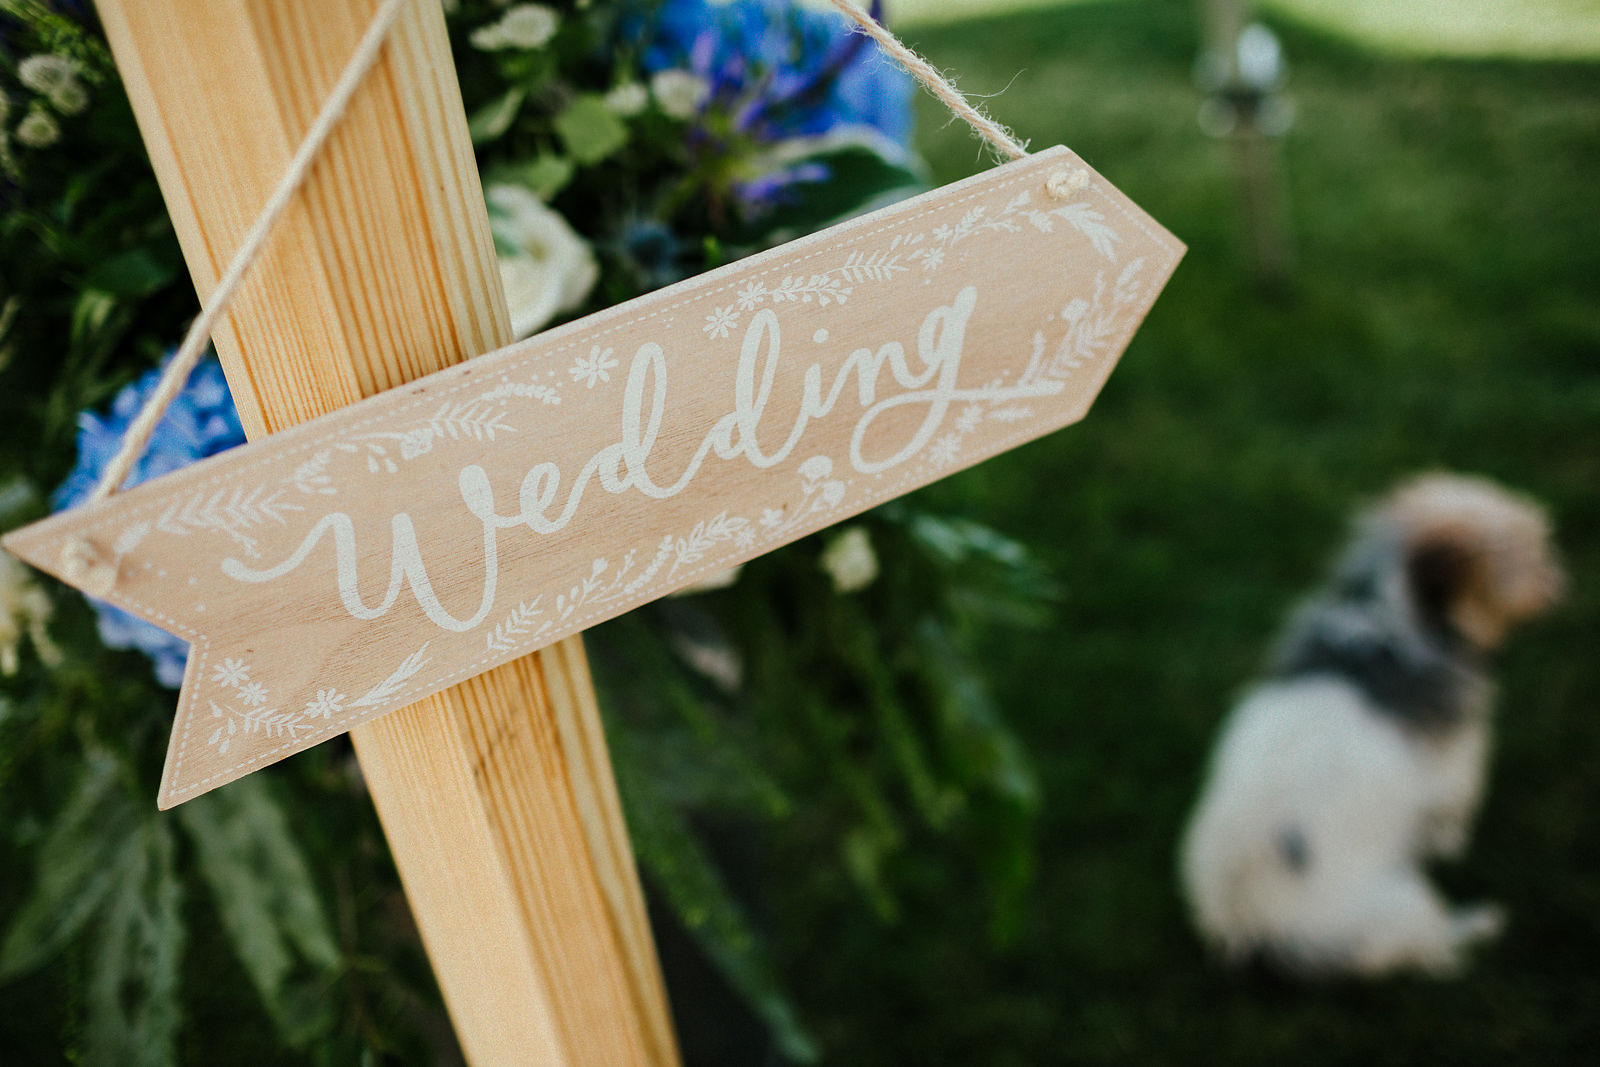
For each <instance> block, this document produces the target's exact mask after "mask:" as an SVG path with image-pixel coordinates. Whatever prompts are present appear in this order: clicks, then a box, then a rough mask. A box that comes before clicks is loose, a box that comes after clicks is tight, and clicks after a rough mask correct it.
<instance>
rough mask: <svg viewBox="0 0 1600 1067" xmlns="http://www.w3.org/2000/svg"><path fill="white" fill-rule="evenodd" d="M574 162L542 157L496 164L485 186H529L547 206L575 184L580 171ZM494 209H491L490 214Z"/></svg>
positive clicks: (485, 179) (485, 176) (486, 177)
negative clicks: (576, 174)
mask: <svg viewBox="0 0 1600 1067" xmlns="http://www.w3.org/2000/svg"><path fill="white" fill-rule="evenodd" d="M577 169H578V168H577V166H576V165H575V164H574V163H573V162H572V160H570V159H568V158H566V157H565V156H555V155H540V156H535V157H534V158H533V159H531V160H528V161H527V162H523V163H496V164H493V165H491V166H490V167H489V168H488V169H487V170H485V171H484V175H483V184H484V185H486V186H488V185H495V184H498V183H502V182H504V183H508V184H511V185H525V186H527V187H528V188H529V189H532V190H533V194H534V195H535V196H537V197H538V198H539V199H540V200H543V201H544V202H545V203H549V202H550V201H551V199H552V198H554V197H555V195H556V194H557V193H559V192H561V190H563V189H565V188H566V187H567V183H569V182H570V181H572V175H573V173H574V172H575V171H576V170H577ZM493 213H494V209H493V208H490V214H493Z"/></svg>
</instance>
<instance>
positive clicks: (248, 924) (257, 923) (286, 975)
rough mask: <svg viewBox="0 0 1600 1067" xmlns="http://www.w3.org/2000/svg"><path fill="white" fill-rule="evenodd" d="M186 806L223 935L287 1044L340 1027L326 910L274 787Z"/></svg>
mask: <svg viewBox="0 0 1600 1067" xmlns="http://www.w3.org/2000/svg"><path fill="white" fill-rule="evenodd" d="M238 786H239V787H238V788H230V789H219V790H217V791H215V792H212V793H208V794H206V795H205V796H203V797H199V798H197V799H196V800H195V801H193V802H192V803H189V804H185V805H183V806H182V807H181V808H179V809H178V817H179V821H180V822H181V823H182V825H183V828H184V829H185V830H187V831H188V832H189V834H190V836H192V837H193V838H194V844H195V859H196V862H197V863H198V864H199V867H200V873H201V876H202V877H203V878H204V879H205V882H206V885H207V887H208V888H209V889H210V891H211V896H212V900H213V901H214V902H215V904H216V908H217V912H218V914H219V916H220V917H221V920H222V926H223V929H224V930H226V931H227V932H228V937H229V939H230V940H231V941H232V942H233V948H234V951H235V952H237V953H238V955H239V962H240V963H242V964H243V965H244V969H245V972H246V973H247V974H248V975H249V976H250V981H251V984H253V985H254V986H255V988H256V992H257V993H258V994H259V995H260V997H261V1001H262V1003H263V1004H264V1005H265V1006H266V1009H267V1013H268V1014H269V1015H271V1016H272V1020H273V1022H274V1023H275V1024H276V1025H277V1027H278V1031H279V1033H281V1034H282V1035H283V1038H284V1041H286V1042H287V1043H288V1044H289V1045H291V1046H293V1047H302V1046H304V1045H305V1044H307V1043H308V1042H310V1041H311V1040H312V1039H313V1038H316V1037H319V1036H321V1035H323V1034H325V1033H327V1032H328V1030H329V1029H331V1028H332V1025H333V1022H334V1019H333V1018H332V1007H333V1005H332V1003H331V1002H330V1000H329V998H328V996H327V993H328V987H329V985H330V984H331V982H330V977H331V975H332V973H333V972H334V970H335V968H336V967H337V966H338V965H339V962H340V959H339V949H338V947H337V946H336V945H335V944H334V938H333V931H332V928H331V924H330V922H329V920H328V915H327V909H326V906H325V905H324V903H323V901H322V897H321V895H320V894H319V893H318V891H317V886H316V884H315V882H313V881H312V878H311V871H310V869H309V867H308V866H307V863H306V859H305V856H304V855H303V854H302V852H301V849H300V844H299V842H298V841H297V840H296V838H295V836H294V834H293V832H292V831H291V829H290V826H289V823H288V820H287V819H286V818H285V817H284V812H283V808H282V806H281V805H280V804H279V803H278V801H277V800H276V799H274V798H273V796H272V794H271V792H270V791H269V788H268V785H267V782H266V780H265V779H263V778H260V777H251V778H246V779H244V780H242V781H240V782H239V783H238ZM297 971H303V972H305V973H304V974H303V975H297V974H296V972H297Z"/></svg>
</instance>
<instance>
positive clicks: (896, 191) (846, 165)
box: [746, 127, 928, 236]
mask: <svg viewBox="0 0 1600 1067" xmlns="http://www.w3.org/2000/svg"><path fill="white" fill-rule="evenodd" d="M810 163H820V164H822V165H824V166H826V167H827V168H828V175H829V176H828V180H827V181H819V182H802V183H797V184H795V185H793V186H791V188H790V193H791V196H792V199H791V201H790V202H789V203H786V204H783V205H780V206H778V207H776V208H774V209H772V210H771V211H768V212H766V213H764V214H762V215H761V216H760V217H759V218H757V219H755V220H753V222H754V223H755V224H756V225H758V226H760V227H761V229H762V231H763V232H764V233H767V234H771V235H775V236H784V235H788V234H804V233H811V232H813V231H816V230H819V229H822V228H823V227H825V226H828V225H830V224H832V223H834V222H838V221H840V220H842V219H846V218H851V217H854V216H856V215H862V214H865V213H866V212H868V211H872V210H874V209H875V208H880V207H884V206H886V205H888V204H892V203H894V202H895V201H897V200H903V199H905V198H906V197H908V196H912V195H914V194H916V193H920V192H922V191H923V190H925V189H926V188H927V187H928V182H927V178H926V177H925V176H924V175H923V173H922V165H921V163H920V162H919V161H918V160H917V159H916V158H915V157H913V156H909V155H908V154H907V153H906V151H905V150H904V149H902V148H900V147H899V146H897V145H895V144H894V143H893V142H891V141H888V140H887V139H885V138H884V137H882V136H880V135H878V134H877V133H876V131H873V130H870V129H866V128H861V127H845V128H843V129H838V130H834V131H832V132H830V133H826V134H822V135H820V136H816V137H803V138H802V137H797V138H792V139H790V140H787V141H784V142H782V143H781V144H780V145H779V146H778V147H776V148H774V149H773V150H772V151H771V152H768V153H766V154H765V155H764V156H762V157H760V158H759V159H757V160H755V161H753V163H752V165H751V168H750V172H749V173H748V174H747V175H746V177H749V178H755V177H762V176H766V175H770V174H777V173H780V172H782V171H786V170H790V169H792V168H794V167H798V166H800V165H802V164H810Z"/></svg>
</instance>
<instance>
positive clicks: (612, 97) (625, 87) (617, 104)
mask: <svg viewBox="0 0 1600 1067" xmlns="http://www.w3.org/2000/svg"><path fill="white" fill-rule="evenodd" d="M605 102H606V107H608V108H610V109H611V113H612V114H614V115H620V116H622V117H623V118H625V119H626V118H632V117H633V116H635V115H637V114H638V113H639V112H641V111H643V110H644V109H645V105H646V104H648V103H650V91H649V90H648V89H646V88H645V87H644V86H642V85H640V84H639V83H638V82H627V83H625V84H622V85H619V86H617V87H616V88H615V89H612V90H611V91H610V92H609V93H607V94H606V97H605Z"/></svg>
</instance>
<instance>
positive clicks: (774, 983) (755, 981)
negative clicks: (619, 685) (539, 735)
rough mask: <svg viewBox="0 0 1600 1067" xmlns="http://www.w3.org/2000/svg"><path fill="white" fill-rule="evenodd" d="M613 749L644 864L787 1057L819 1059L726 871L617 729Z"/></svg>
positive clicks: (653, 879) (638, 850)
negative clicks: (732, 890)
mask: <svg viewBox="0 0 1600 1067" xmlns="http://www.w3.org/2000/svg"><path fill="white" fill-rule="evenodd" d="M611 744H612V756H613V759H614V761H615V766H616V771H617V780H618V787H619V788H620V789H621V791H622V794H623V801H624V803H623V807H624V810H625V811H626V812H627V815H628V826H629V829H630V834H631V836H632V838H633V844H634V851H635V853H636V854H637V856H638V859H639V863H640V864H641V865H642V866H643V867H644V869H645V871H646V872H647V874H648V875H649V877H650V879H651V881H653V882H654V883H655V884H656V886H657V887H658V888H659V889H660V890H661V891H662V893H663V894H664V895H665V896H666V898H667V900H668V902H669V903H670V904H671V906H672V909H673V911H674V912H675V913H676V914H677V916H678V918H679V920H680V921H681V922H682V923H683V924H684V927H685V928H686V929H687V930H688V931H689V933H690V934H691V935H692V936H693V937H694V938H695V940H696V941H697V942H698V943H699V944H700V947H701V948H702V949H703V950H704V951H705V953H706V955H707V956H709V957H710V958H711V961H712V963H713V964H715V965H716V967H717V969H718V970H719V971H721V972H722V975H723V977H725V978H726V979H727V980H728V983H729V984H730V985H731V986H733V988H734V990H735V991H737V992H738V994H739V995H740V996H741V997H742V998H744V1000H745V1001H746V1002H747V1003H749V1004H750V1006H751V1007H752V1008H754V1009H755V1011H756V1014H758V1015H759V1016H760V1017H761V1018H762V1020H763V1021H764V1022H765V1023H766V1024H767V1026H768V1028H769V1029H770V1030H771V1031H772V1035H773V1038H774V1039H775V1040H776V1041H777V1042H778V1045H779V1047H780V1048H781V1049H782V1050H783V1053H784V1055H785V1056H787V1057H788V1058H790V1059H792V1060H796V1061H799V1062H801V1063H813V1062H815V1061H816V1059H817V1057H818V1050H817V1045H816V1042H815V1041H814V1040H813V1039H812V1038H811V1035H810V1034H808V1033H806V1030H805V1028H804V1027H803V1026H802V1025H801V1023H800V1020H799V1019H798V1018H797V1017H796V1015H795V1011H794V1006H793V1005H792V1004H791V1003H790V1002H789V998H788V997H787V996H786V995H785V994H784V992H783V989H782V988H781V987H780V986H779V984H778V980H777V978H776V976H775V975H774V974H773V972H772V964H771V961H770V960H769V959H768V957H767V954H766V951H765V949H764V948H763V946H762V944H761V942H760V940H759V939H758V938H757V937H756V935H755V932H754V931H753V930H751V929H750V926H749V923H747V922H746V921H745V917H744V912H743V911H742V910H741V909H740V907H739V905H738V902H737V901H735V900H734V898H733V894H732V893H730V892H729V890H728V887H727V885H726V884H725V883H724V882H723V880H722V876H721V874H720V873H719V872H718V871H717V869H716V867H715V866H714V865H713V864H712V862H711V860H710V859H709V858H708V857H707V856H706V854H705V852H704V850H703V849H702V848H701V847H700V842H699V841H698V840H697V839H696V838H695V836H694V834H693V832H692V831H691V830H690V829H689V827H688V825H687V824H686V823H685V822H684V820H683V818H682V817H681V816H680V815H679V813H678V811H677V809H676V808H675V807H674V806H673V804H672V801H671V799H670V798H669V797H668V796H667V795H666V794H665V793H663V792H662V791H661V790H660V789H659V787H658V785H657V784H656V782H655V781H654V780H653V778H652V776H651V775H650V774H649V773H648V771H645V770H644V768H643V767H642V761H641V758H640V757H641V755H642V753H640V752H639V751H637V746H636V744H635V742H633V741H630V740H628V739H627V738H626V736H625V735H623V734H621V733H620V732H618V733H617V734H616V735H614V736H612V737H611Z"/></svg>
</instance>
